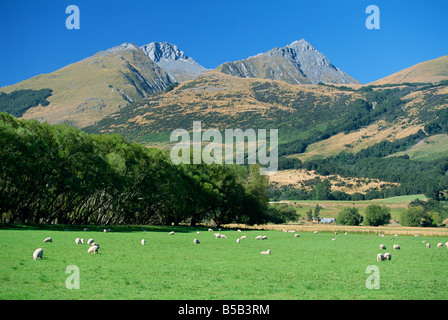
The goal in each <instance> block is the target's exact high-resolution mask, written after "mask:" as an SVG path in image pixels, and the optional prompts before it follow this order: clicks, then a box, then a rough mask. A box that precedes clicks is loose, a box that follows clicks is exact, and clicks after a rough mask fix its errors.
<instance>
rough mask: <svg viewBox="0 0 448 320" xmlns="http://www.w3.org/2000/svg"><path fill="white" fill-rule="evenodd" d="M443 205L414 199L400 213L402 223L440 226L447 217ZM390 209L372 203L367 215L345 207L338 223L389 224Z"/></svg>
mask: <svg viewBox="0 0 448 320" xmlns="http://www.w3.org/2000/svg"><path fill="white" fill-rule="evenodd" d="M445 216H446V211H445V209H444V208H443V206H442V205H441V204H440V203H438V202H436V201H434V200H429V201H421V200H418V199H417V200H414V201H412V202H411V203H410V204H409V207H408V208H407V209H406V210H404V211H403V212H402V213H401V215H400V224H401V225H402V226H407V227H439V226H441V225H442V223H443V218H446V217H445ZM390 220H391V214H390V209H389V208H388V207H386V206H379V205H376V204H371V205H369V206H367V208H366V210H365V215H364V216H363V215H361V214H360V212H359V209H358V208H355V207H352V208H344V209H343V210H342V211H341V212H339V213H338V215H337V217H336V220H335V221H336V223H337V224H341V225H347V226H358V225H360V224H363V225H368V226H381V225H385V224H389V222H390Z"/></svg>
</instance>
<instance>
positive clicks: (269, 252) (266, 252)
mask: <svg viewBox="0 0 448 320" xmlns="http://www.w3.org/2000/svg"><path fill="white" fill-rule="evenodd" d="M260 253H261V254H271V249H269V250H267V251H261V252H260Z"/></svg>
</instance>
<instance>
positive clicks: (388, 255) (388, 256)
mask: <svg viewBox="0 0 448 320" xmlns="http://www.w3.org/2000/svg"><path fill="white" fill-rule="evenodd" d="M384 258H385V259H386V260H391V259H392V255H391V254H390V253H389V252H387V253H385V254H384Z"/></svg>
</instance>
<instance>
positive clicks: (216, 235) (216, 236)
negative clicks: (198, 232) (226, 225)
mask: <svg viewBox="0 0 448 320" xmlns="http://www.w3.org/2000/svg"><path fill="white" fill-rule="evenodd" d="M213 235H214V236H215V238H216V239H218V238H221V235H220V234H219V233H214V234H213Z"/></svg>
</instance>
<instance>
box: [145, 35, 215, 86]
mask: <svg viewBox="0 0 448 320" xmlns="http://www.w3.org/2000/svg"><path fill="white" fill-rule="evenodd" d="M141 49H142V50H143V51H144V52H145V53H146V55H147V56H148V57H150V58H151V60H152V61H154V62H155V63H156V64H157V65H158V66H159V67H161V68H162V69H164V70H165V71H166V72H168V74H169V75H170V77H171V78H172V80H173V81H177V82H181V81H185V80H191V79H194V78H195V77H197V76H198V75H200V74H201V73H203V72H204V71H207V69H206V68H204V67H203V66H201V65H199V64H198V63H197V62H196V61H194V60H193V59H192V58H191V57H189V56H187V55H186V54H185V53H184V52H183V51H182V50H180V49H179V48H178V47H177V46H176V45H174V44H171V43H168V42H151V43H150V44H147V45H144V46H142V47H141Z"/></svg>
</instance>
